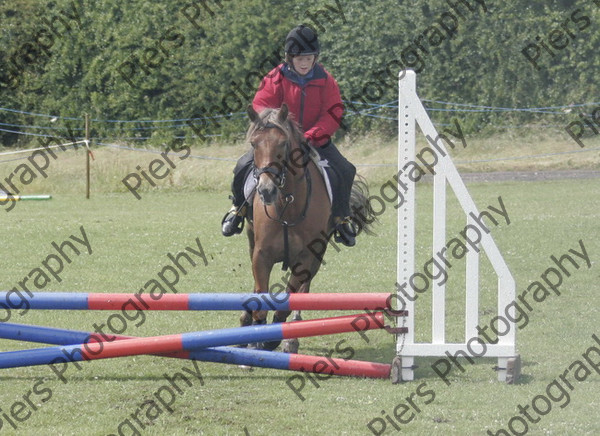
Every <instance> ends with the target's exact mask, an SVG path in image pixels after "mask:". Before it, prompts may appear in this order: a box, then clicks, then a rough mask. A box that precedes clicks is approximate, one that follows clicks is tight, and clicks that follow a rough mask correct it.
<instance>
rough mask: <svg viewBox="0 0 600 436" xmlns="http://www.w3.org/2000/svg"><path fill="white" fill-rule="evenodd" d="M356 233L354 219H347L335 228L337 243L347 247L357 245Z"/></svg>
mask: <svg viewBox="0 0 600 436" xmlns="http://www.w3.org/2000/svg"><path fill="white" fill-rule="evenodd" d="M356 233H357V232H356V228H355V226H354V224H353V222H352V219H351V218H350V217H347V218H345V219H343V220H342V221H341V222H340V223H339V224H338V225H337V226H336V227H335V232H334V239H335V242H338V243H341V244H344V245H345V246H347V247H354V245H356Z"/></svg>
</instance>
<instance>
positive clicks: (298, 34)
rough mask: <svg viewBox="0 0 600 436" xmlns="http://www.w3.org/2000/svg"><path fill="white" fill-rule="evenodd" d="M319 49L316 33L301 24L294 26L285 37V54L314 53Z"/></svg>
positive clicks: (316, 54) (317, 53) (316, 53)
mask: <svg viewBox="0 0 600 436" xmlns="http://www.w3.org/2000/svg"><path fill="white" fill-rule="evenodd" d="M320 51H321V46H320V45H319V39H318V37H317V33H316V32H315V31H314V30H312V29H311V28H310V27H307V26H305V25H303V24H301V25H300V26H297V27H294V28H293V29H292V30H291V31H290V33H288V36H287V38H285V54H286V56H299V55H315V56H318V55H319V53H320Z"/></svg>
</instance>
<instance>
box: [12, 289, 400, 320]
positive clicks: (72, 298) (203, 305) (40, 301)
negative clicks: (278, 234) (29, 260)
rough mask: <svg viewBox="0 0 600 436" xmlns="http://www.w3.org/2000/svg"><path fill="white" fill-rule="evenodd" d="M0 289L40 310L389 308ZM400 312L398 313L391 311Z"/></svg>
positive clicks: (355, 299)
mask: <svg viewBox="0 0 600 436" xmlns="http://www.w3.org/2000/svg"><path fill="white" fill-rule="evenodd" d="M11 294H12V293H11V292H10V291H9V292H0V301H6V302H7V303H8V305H9V306H10V307H13V306H16V305H17V304H19V307H21V306H20V305H21V304H24V302H23V301H22V298H24V299H25V300H26V302H27V304H28V305H29V309H42V310H385V309H389V308H390V307H391V299H392V295H391V294H389V293H387V294H386V293H339V294H336V293H329V294H285V293H282V294H281V295H272V294H267V293H264V294H225V293H216V294H161V295H159V296H157V297H155V296H153V295H152V294H103V293H75V292H37V293H31V296H28V295H26V294H24V293H23V294H21V298H19V301H18V302H13V301H12V300H13V299H14V295H11ZM394 314H395V315H398V316H400V315H402V312H400V311H397V312H394Z"/></svg>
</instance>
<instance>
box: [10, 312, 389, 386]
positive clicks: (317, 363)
mask: <svg viewBox="0 0 600 436" xmlns="http://www.w3.org/2000/svg"><path fill="white" fill-rule="evenodd" d="M94 335H97V334H96V333H93V332H83V331H74V330H66V329H57V328H50V327H41V326H31V325H23V324H12V323H0V338H3V339H14V340H20V341H28V342H40V343H44V344H55V345H73V344H84V343H87V342H89V340H90V337H92V336H94ZM99 339H101V340H104V339H105V338H99ZM114 339H115V340H126V339H136V338H135V337H131V336H121V335H117V336H115V337H114ZM161 356H163V357H176V358H181V359H191V360H199V361H205V362H215V363H227V364H232V365H248V366H254V367H259V368H273V369H282V370H290V371H302V372H313V373H320V374H328V375H329V374H332V375H340V376H354V377H369V378H388V377H389V376H390V370H391V365H388V364H384V363H375V362H365V361H359V360H349V359H339V358H333V357H322V356H309V355H303V354H289V353H281V352H277V351H263V350H247V349H243V348H235V347H214V348H205V349H202V350H197V351H190V352H187V351H181V352H175V353H170V354H161Z"/></svg>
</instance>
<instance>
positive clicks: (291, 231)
mask: <svg viewBox="0 0 600 436" xmlns="http://www.w3.org/2000/svg"><path fill="white" fill-rule="evenodd" d="M248 116H249V118H250V126H249V128H248V131H247V135H246V138H247V140H248V141H249V142H250V144H251V146H252V149H253V153H254V166H253V172H254V174H253V175H254V178H255V180H256V182H257V183H256V187H255V193H254V198H253V200H252V203H251V207H252V212H251V213H248V214H247V216H246V219H247V236H248V241H249V251H250V258H251V260H252V273H253V276H254V292H255V293H265V292H271V295H273V297H275V296H276V295H277V296H278V295H280V294H282V295H283V296H282V297H278V298H279V299H281V300H280V301H285V298H286V296H287V295H288V294H289V293H291V292H303V293H304V292H306V293H307V292H309V291H310V284H311V281H312V279H313V278H314V277H315V275H316V274H317V272H318V271H319V268H320V266H321V263H322V261H323V255H324V254H325V251H326V249H327V246H328V244H330V243H332V242H330V241H329V239H330V238H331V237H332V235H333V231H334V226H335V224H336V223H334V222H333V217H332V216H331V203H330V199H329V196H328V194H327V188H326V185H325V181H324V179H323V177H322V175H321V173H320V171H319V169H318V167H317V164H316V161H318V153H317V152H316V151H315V150H314V149H313V148H312V146H310V145H309V144H307V143H306V141H305V140H304V137H303V134H302V131H301V129H300V127H299V125H298V124H297V123H296V122H295V120H293V118H292V117H291V116H290V114H289V110H288V107H287V106H286V105H285V104H284V105H282V107H281V108H280V109H265V110H263V111H262V112H261V113H260V114H258V113H257V112H256V111H255V110H254V109H253V108H252V106H250V107H249V108H248ZM315 158H316V159H315ZM350 203H351V210H352V212H353V216H352V219H353V222H354V223H356V224H357V225H356V227H357V230H358V233H360V232H361V231H365V232H366V233H372V232H370V230H369V225H370V224H372V223H373V222H374V221H375V216H374V215H373V213H372V209H371V207H370V206H369V202H368V187H367V184H366V182H365V181H364V179H363V178H362V177H359V176H357V177H356V178H355V180H354V184H353V187H352V195H351V201H350ZM278 262H283V269H284V270H286V269H287V268H289V269H290V272H289V273H288V276H287V277H284V278H283V279H284V280H287V284H286V286H285V287H284V286H283V284H278V286H279V291H278V292H276V293H275V294H274V293H273V292H272V289H270V288H269V278H270V275H271V272H272V269H273V266H274V265H275V264H276V263H278ZM288 277H289V278H288ZM274 287H275V286H274ZM284 289H285V294H283V291H284ZM290 313H291V312H290V311H281V310H278V311H275V313H274V315H273V323H278V322H285V321H286V320H287V318H288V316H289V315H290ZM266 318H267V311H266V310H254V311H250V310H245V311H243V312H242V315H241V316H240V325H241V326H248V325H251V324H252V325H259V324H265V323H266ZM301 319H302V317H301V314H300V312H299V311H296V312H295V313H294V317H293V320H294V321H297V320H301ZM280 342H281V341H279V342H266V343H263V344H252V346H253V347H254V348H260V349H266V350H274V349H275V348H277V346H279V344H280ZM298 346H299V344H298V340H297V339H288V340H286V342H285V344H284V347H283V350H284V351H285V352H289V353H296V352H297V351H298Z"/></svg>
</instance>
